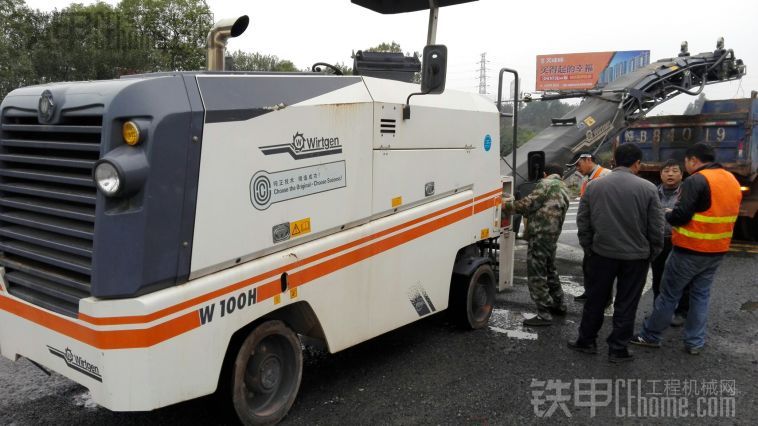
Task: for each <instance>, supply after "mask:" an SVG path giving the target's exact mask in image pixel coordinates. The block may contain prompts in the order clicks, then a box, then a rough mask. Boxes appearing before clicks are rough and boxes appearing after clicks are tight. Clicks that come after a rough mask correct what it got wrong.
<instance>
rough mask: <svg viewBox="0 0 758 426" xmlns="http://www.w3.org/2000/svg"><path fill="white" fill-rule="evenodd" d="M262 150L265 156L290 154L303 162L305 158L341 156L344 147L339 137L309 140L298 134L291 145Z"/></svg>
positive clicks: (268, 147)
mask: <svg viewBox="0 0 758 426" xmlns="http://www.w3.org/2000/svg"><path fill="white" fill-rule="evenodd" d="M260 150H261V151H262V152H263V154H264V155H273V154H289V155H291V156H292V158H294V159H295V160H302V159H304V158H312V157H321V156H324V155H332V154H341V153H342V145H341V144H340V138H337V137H333V138H331V137H312V138H307V137H305V135H304V134H303V133H300V132H297V133H295V134H294V135H293V136H292V142H291V143H286V144H279V145H268V146H262V147H261V148H260Z"/></svg>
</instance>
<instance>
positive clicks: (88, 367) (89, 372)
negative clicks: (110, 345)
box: [47, 346, 103, 382]
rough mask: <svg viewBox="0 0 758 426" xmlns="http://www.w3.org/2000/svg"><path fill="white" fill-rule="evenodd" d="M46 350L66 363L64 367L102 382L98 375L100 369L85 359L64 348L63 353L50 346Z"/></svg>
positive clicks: (101, 377)
mask: <svg viewBox="0 0 758 426" xmlns="http://www.w3.org/2000/svg"><path fill="white" fill-rule="evenodd" d="M47 349H49V350H50V353H51V354H53V355H55V356H57V357H59V358H61V359H63V360H64V361H66V365H67V366H68V367H69V368H71V369H74V370H76V371H78V372H80V373H82V374H84V375H85V376H89V377H91V378H93V379H95V380H97V381H98V382H102V381H103V376H101V375H100V369H99V368H97V366H96V365H94V364H92V363H90V362H89V361H87V360H86V359H84V358H82V357H81V356H79V355H77V354H75V353H74V352H72V351H71V349H69V348H66V350H65V351H62V350H60V349H56V348H54V347H52V346H48V347H47Z"/></svg>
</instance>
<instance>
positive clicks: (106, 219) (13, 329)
mask: <svg viewBox="0 0 758 426" xmlns="http://www.w3.org/2000/svg"><path fill="white" fill-rule="evenodd" d="M468 1H471V0H434V1H428V0H414V1H386V0H352V2H353V3H355V4H357V5H359V6H363V7H367V8H369V9H371V10H374V11H377V12H380V13H400V12H411V11H418V10H427V9H428V10H429V14H430V19H429V28H428V32H427V46H426V48H425V49H424V55H423V58H424V61H423V69H421V72H422V79H421V85H420V86H419V85H418V84H413V83H408V82H404V81H398V80H397V79H391V78H382V77H383V76H382V73H381V72H376V70H374V71H375V72H368V71H370V70H368V69H361V68H360V67H358V68H357V69H356V74H357V75H350V76H348V75H335V74H325V73H318V72H317V73H308V72H301V73H265V72H258V73H248V72H238V73H232V72H225V71H224V56H225V55H224V48H225V46H226V43H227V41H228V39H230V38H233V37H238V36H240V35H241V34H242V33H243V32H244V31H245V29H246V27H247V25H248V22H249V19H248V18H247V17H246V16H243V17H240V18H237V19H229V20H222V21H219V22H218V23H217V24H216V25H215V26H214V28H213V29H212V30H211V31H210V33H209V36H208V46H209V53H208V70H206V71H198V72H164V73H153V74H144V75H136V76H129V77H123V78H120V79H118V80H113V81H92V82H72V83H51V84H46V85H42V86H32V87H24V88H20V89H17V90H15V91H13V92H12V93H10V94H9V95H8V96H7V97H6V98H5V99H4V100H3V101H2V104H0V115H1V117H0V118H1V120H2V121H1V122H0V266H1V268H0V353H2V355H3V356H4V357H5V358H8V359H10V360H14V361H16V360H19V359H21V358H26V359H28V360H30V361H31V362H33V363H34V364H35V365H37V366H39V367H41V368H43V369H49V370H53V371H55V372H57V373H60V374H61V375H63V376H65V377H67V378H69V379H71V380H73V381H75V382H78V383H80V384H82V385H83V386H85V387H86V388H88V389H89V390H90V393H91V395H92V398H93V400H94V401H95V402H96V403H97V404H99V405H101V406H103V407H105V408H107V409H110V410H113V411H149V410H154V409H157V408H159V407H164V406H167V405H170V404H175V403H178V402H181V401H186V400H189V399H193V398H197V397H200V396H204V395H208V394H212V393H218V394H220V395H222V396H223V397H224V398H225V400H226V401H227V402H228V404H229V405H230V406H231V408H232V411H233V412H234V413H236V415H237V416H238V417H239V419H240V421H241V422H242V423H244V424H271V423H276V422H278V421H279V420H281V419H282V418H283V417H284V416H285V415H286V414H287V412H288V410H289V409H290V407H291V406H292V403H293V401H294V400H295V397H296V395H297V392H298V388H299V385H300V380H301V376H302V371H303V355H302V343H301V340H302V339H303V338H304V337H307V338H309V339H317V340H320V341H322V342H323V343H324V345H325V346H326V348H327V349H328V351H329V352H332V353H334V352H337V351H341V350H343V349H345V348H349V347H351V346H353V345H356V344H359V343H361V342H363V341H366V340H368V339H371V338H373V337H375V336H378V335H380V334H383V333H386V332H388V331H391V330H394V329H397V328H398V327H401V326H403V325H406V324H409V323H411V322H414V321H417V320H419V319H422V318H425V317H427V316H429V315H434V314H436V313H438V312H441V311H443V310H447V311H449V312H450V313H451V315H452V316H453V318H455V319H457V320H458V321H459V322H460V323H461V324H462V325H463V326H464V327H466V328H470V329H480V328H483V327H485V326H486V325H487V322H488V320H489V317H490V315H491V313H492V309H493V303H494V295H495V291H497V289H498V288H502V287H503V286H506V285H509V281H510V280H512V262H513V240H514V238H513V236H512V234H511V231H510V228H509V224H510V218H509V217H505V218H502V217H501V214H502V211H501V210H502V209H501V203H502V202H503V200H506V201H508V200H511V199H512V197H511V196H510V194H511V193H512V181H511V180H510V178H507V177H502V176H501V175H500V171H499V166H498V163H499V158H500V155H499V154H500V153H499V149H498V145H499V144H498V141H499V140H500V137H499V121H500V113H499V112H498V110H497V108H496V106H495V105H494V104H493V103H492V102H491V101H490V100H488V99H487V98H485V97H483V96H481V95H478V94H473V93H466V92H461V91H454V90H445V89H444V86H445V70H446V58H447V50H446V48H445V46H444V45H439V44H436V43H435V38H436V27H437V18H438V13H439V8H440V7H443V6H451V5H454V4H457V3H465V2H468ZM369 59H371V60H367V61H364V62H365V63H367V64H370V63H374V62H377V63H380V64H381V67H380V68H381V69H385V70H389V72H391V73H392V74H393V75H395V76H397V75H399V74H403V72H402V71H403V70H405V71H408V72H409V73H410V75H411V79H410V80H412V76H413V73H414V72H416V71H419V69H417V68H414V67H413V66H410V67H408V66H406V65H407V62H408V61H407V60H406V58H400V61H399V62H400V63H398V64H395V65H396V66H388V64H386V63H382V62H383V61H381V60H374V59H376V58H374V57H372V58H369ZM388 60H389V61H391V60H392V59H391V58H389V59H388ZM362 63H363V62H362ZM390 65H391V64H390ZM411 65H413V64H411ZM325 68H330V69H332V70H336V71H339V70H338V68H337V67H334V66H330V65H329V64H324V63H321V64H320V65H319V66H318V67H316V66H314V69H325ZM398 70H400V71H398ZM380 71H381V70H380ZM362 73H365V74H371V75H372V76H368V75H364V74H362ZM336 74H339V73H338V72H337V73H336ZM406 74H407V73H406ZM390 77H391V76H390Z"/></svg>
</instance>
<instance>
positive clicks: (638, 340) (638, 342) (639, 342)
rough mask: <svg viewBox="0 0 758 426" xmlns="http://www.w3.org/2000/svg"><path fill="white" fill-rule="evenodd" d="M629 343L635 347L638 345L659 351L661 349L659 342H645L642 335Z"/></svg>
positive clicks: (633, 338)
mask: <svg viewBox="0 0 758 426" xmlns="http://www.w3.org/2000/svg"><path fill="white" fill-rule="evenodd" d="M629 343H631V344H633V345H637V346H644V347H646V348H655V349H657V348H660V347H661V344H660V343H658V342H651V341H649V340H645V339H643V338H642V336H640V335H637V336H634V337H632V340H630V341H629Z"/></svg>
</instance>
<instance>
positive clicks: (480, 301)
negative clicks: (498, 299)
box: [450, 264, 496, 330]
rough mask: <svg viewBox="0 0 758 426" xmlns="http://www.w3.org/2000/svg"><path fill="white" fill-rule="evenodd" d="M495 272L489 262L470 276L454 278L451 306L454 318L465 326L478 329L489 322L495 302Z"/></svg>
mask: <svg viewBox="0 0 758 426" xmlns="http://www.w3.org/2000/svg"><path fill="white" fill-rule="evenodd" d="M495 283H496V280H495V273H494V272H492V267H491V266H490V265H488V264H484V265H481V266H480V267H478V268H477V269H476V270H475V271H474V273H473V274H471V275H470V276H460V275H457V276H455V277H454V278H453V283H452V285H453V288H452V290H453V291H451V300H450V307H451V313H452V314H453V317H454V320H455V321H456V322H457V323H458V324H459V325H460V326H462V327H463V328H466V329H471V330H476V329H480V328H483V327H485V326H486V325H487V323H489V320H490V316H492V309H493V306H494V303H495V285H496V284H495Z"/></svg>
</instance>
